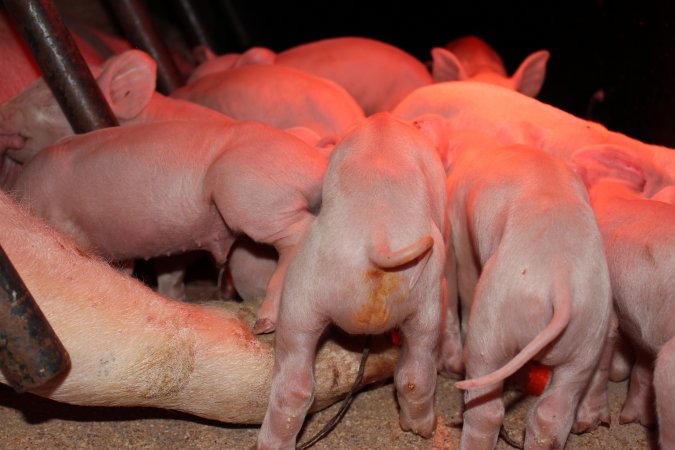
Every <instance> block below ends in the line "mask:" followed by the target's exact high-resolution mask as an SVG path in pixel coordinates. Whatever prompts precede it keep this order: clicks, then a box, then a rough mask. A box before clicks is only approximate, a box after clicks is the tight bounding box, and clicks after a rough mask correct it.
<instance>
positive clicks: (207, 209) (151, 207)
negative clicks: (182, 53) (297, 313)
mask: <svg viewBox="0 0 675 450" xmlns="http://www.w3.org/2000/svg"><path fill="white" fill-rule="evenodd" d="M325 167H326V160H325V158H324V157H323V156H322V155H321V154H320V153H319V152H318V151H316V150H315V149H313V148H312V147H309V146H308V145H307V144H305V143H303V142H302V141H300V140H299V139H297V138H295V137H293V136H291V135H288V134H286V133H284V132H282V131H279V130H276V129H274V128H272V127H269V126H266V125H262V124H257V123H253V122H241V123H234V124H226V123H222V122H220V121H215V122H214V121H202V122H199V121H191V122H188V121H174V122H170V121H169V122H155V123H147V124H142V125H129V126H125V127H115V128H108V129H102V130H98V131H94V132H91V133H87V134H83V135H78V136H72V137H70V138H67V139H63V140H61V141H60V142H59V144H57V145H55V146H53V147H50V148H48V149H45V150H43V151H42V152H40V154H39V155H37V156H36V157H35V158H33V159H32V160H31V161H30V162H29V163H28V164H26V166H25V168H24V170H23V172H22V174H21V175H20V177H19V179H18V180H17V184H16V187H15V190H14V192H15V195H16V196H17V198H18V199H20V200H21V202H22V203H23V204H24V205H26V206H27V207H28V208H29V209H30V210H31V211H32V212H34V213H35V214H36V215H38V216H40V217H42V218H44V219H45V220H46V221H47V222H49V223H51V224H52V225H53V226H54V227H55V228H56V229H57V230H59V231H61V232H63V233H65V234H68V235H70V236H72V237H73V238H74V239H75V241H76V242H77V243H78V245H80V246H81V247H82V248H85V249H88V250H91V251H94V252H96V253H98V254H99V255H102V256H104V257H105V258H108V259H111V260H118V261H119V260H127V259H134V258H151V257H156V256H162V255H169V254H174V253H181V252H185V251H188V250H196V249H204V250H207V251H209V252H210V253H211V255H212V256H213V258H214V260H215V262H216V263H217V264H219V265H222V264H224V263H225V261H226V259H227V254H228V252H229V250H230V247H231V245H232V242H233V240H234V238H235V236H237V235H239V234H246V235H247V236H249V237H250V238H251V239H253V240H255V241H258V242H262V243H267V244H272V245H274V246H275V248H276V249H277V251H278V252H279V264H278V266H277V268H276V270H275V273H274V275H272V278H271V280H270V283H269V285H268V295H267V298H266V300H265V303H264V304H263V306H262V307H261V309H260V321H259V322H258V324H257V326H256V331H257V332H265V331H271V330H272V329H273V328H274V322H275V320H276V312H277V308H278V306H277V305H278V298H279V295H280V293H281V281H282V279H283V273H284V272H285V268H286V265H287V264H288V260H289V258H290V257H291V255H292V253H293V251H294V248H295V246H296V245H297V243H298V242H299V240H300V237H301V236H302V234H303V233H304V232H305V229H306V227H307V226H308V225H309V224H310V223H311V219H312V217H313V216H312V213H311V212H310V211H311V210H314V209H315V208H317V207H318V204H319V202H320V196H321V190H320V189H321V182H322V177H323V172H324V170H325ZM54 173H58V174H59V176H58V177H54V176H52V174H54Z"/></svg>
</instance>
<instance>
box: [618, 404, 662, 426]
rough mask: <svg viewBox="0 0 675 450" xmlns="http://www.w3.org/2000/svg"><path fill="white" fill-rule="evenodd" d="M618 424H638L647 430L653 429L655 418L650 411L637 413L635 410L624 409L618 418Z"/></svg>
mask: <svg viewBox="0 0 675 450" xmlns="http://www.w3.org/2000/svg"><path fill="white" fill-rule="evenodd" d="M619 423H620V424H621V425H625V424H627V423H639V424H641V425H643V426H645V427H647V428H653V427H654V426H656V418H655V417H654V413H653V412H651V411H637V410H635V409H631V408H626V407H624V409H623V410H622V411H621V415H620V416H619Z"/></svg>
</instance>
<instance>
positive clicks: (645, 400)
mask: <svg viewBox="0 0 675 450" xmlns="http://www.w3.org/2000/svg"><path fill="white" fill-rule="evenodd" d="M653 375H654V367H653V365H652V359H651V356H650V355H648V354H646V353H645V352H644V351H638V352H636V359H635V364H634V365H633V369H632V370H631V372H630V382H629V384H628V393H627V394H626V401H625V402H624V404H623V408H621V414H620V415H619V423H621V424H625V423H632V422H638V423H641V424H642V425H644V426H646V427H651V426H654V425H655V424H656V417H655V411H654V385H653V383H652V378H653Z"/></svg>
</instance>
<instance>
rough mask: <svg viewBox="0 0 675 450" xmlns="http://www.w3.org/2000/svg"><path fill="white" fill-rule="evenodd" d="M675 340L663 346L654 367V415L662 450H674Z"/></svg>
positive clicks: (672, 339)
mask: <svg viewBox="0 0 675 450" xmlns="http://www.w3.org/2000/svg"><path fill="white" fill-rule="evenodd" d="M673 392H675V338H671V339H670V340H669V341H668V342H667V343H666V345H664V346H663V347H662V348H661V350H660V351H659V354H658V356H657V358H656V364H655V367H654V394H655V396H656V415H657V417H658V419H659V443H660V445H661V448H662V449H664V450H670V449H675V429H674V428H673V423H675V404H673V400H672V398H671V397H672V396H673Z"/></svg>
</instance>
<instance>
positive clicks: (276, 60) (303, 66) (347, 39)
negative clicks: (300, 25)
mask: <svg viewBox="0 0 675 450" xmlns="http://www.w3.org/2000/svg"><path fill="white" fill-rule="evenodd" d="M205 59H207V60H206V61H204V62H203V63H202V64H201V65H199V66H198V67H197V68H196V69H195V71H194V72H193V74H192V76H191V78H190V79H193V78H197V77H201V76H203V75H204V74H208V73H213V72H217V71H222V70H229V69H232V68H236V67H241V66H244V65H248V64H277V65H280V66H287V67H294V68H296V69H300V70H303V71H305V72H308V73H311V74H314V75H317V76H320V77H323V78H326V79H328V80H332V81H334V82H336V83H338V84H339V85H341V86H343V87H344V88H345V89H346V90H347V92H349V93H350V94H351V95H352V96H353V97H354V98H355V99H356V101H357V102H358V103H359V104H360V105H361V106H362V107H363V110H364V111H365V113H366V115H370V114H373V113H375V112H379V111H390V110H391V109H392V108H393V107H394V106H396V104H398V102H400V101H401V100H402V99H403V98H404V97H405V96H406V95H407V94H409V93H410V92H411V91H413V90H414V89H416V88H418V87H420V86H426V85H427V84H430V83H431V82H432V79H431V74H430V73H429V71H428V70H427V68H426V67H425V66H424V64H422V62H421V61H420V60H419V59H417V58H415V57H414V56H413V55H411V54H409V53H408V52H405V51H403V50H401V49H400V48H398V47H396V46H393V45H391V44H388V43H386V42H382V41H378V40H376V39H369V38H364V37H358V36H343V37H333V38H328V39H320V40H318V41H313V42H307V43H304V44H301V45H298V46H295V47H292V48H289V49H286V50H284V51H282V52H279V53H275V52H274V51H272V50H270V49H268V48H264V47H253V48H250V49H248V50H247V51H246V52H244V53H242V54H241V55H238V54H226V55H221V56H217V57H216V56H215V55H213V54H207V55H206V56H205ZM189 81H190V80H188V82H189Z"/></svg>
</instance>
